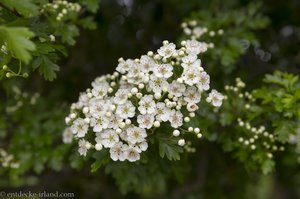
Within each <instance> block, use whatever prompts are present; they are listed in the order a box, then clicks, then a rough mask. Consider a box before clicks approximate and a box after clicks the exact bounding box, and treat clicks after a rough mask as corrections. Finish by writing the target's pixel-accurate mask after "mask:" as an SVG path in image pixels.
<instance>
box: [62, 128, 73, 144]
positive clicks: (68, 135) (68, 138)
mask: <svg viewBox="0 0 300 199" xmlns="http://www.w3.org/2000/svg"><path fill="white" fill-rule="evenodd" d="M72 141H73V133H72V131H71V129H70V128H66V129H65V130H64V132H63V143H65V144H69V143H71V142H72Z"/></svg>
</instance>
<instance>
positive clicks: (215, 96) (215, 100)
mask: <svg viewBox="0 0 300 199" xmlns="http://www.w3.org/2000/svg"><path fill="white" fill-rule="evenodd" d="M223 99H224V96H223V95H222V94H221V93H219V92H218V91H216V90H214V89H213V90H212V91H211V92H210V93H209V95H208V97H207V98H206V101H207V102H209V103H211V104H212V105H213V106H216V107H219V106H221V105H222V101H223Z"/></svg>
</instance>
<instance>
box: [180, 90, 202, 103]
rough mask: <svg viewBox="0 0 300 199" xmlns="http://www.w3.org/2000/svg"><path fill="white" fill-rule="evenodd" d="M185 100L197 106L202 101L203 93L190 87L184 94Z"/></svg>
mask: <svg viewBox="0 0 300 199" xmlns="http://www.w3.org/2000/svg"><path fill="white" fill-rule="evenodd" d="M184 100H185V101H186V102H187V103H189V104H197V103H199V102H200V100H201V92H200V91H198V89H197V88H196V87H195V86H191V87H188V88H187V89H186V92H185V93H184Z"/></svg>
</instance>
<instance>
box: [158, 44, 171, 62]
mask: <svg viewBox="0 0 300 199" xmlns="http://www.w3.org/2000/svg"><path fill="white" fill-rule="evenodd" d="M175 52H176V46H175V44H173V43H169V44H166V45H163V46H162V47H160V49H158V50H157V53H158V54H159V55H160V56H162V57H163V58H165V59H166V58H169V57H171V56H172V55H173V54H174V53H175Z"/></svg>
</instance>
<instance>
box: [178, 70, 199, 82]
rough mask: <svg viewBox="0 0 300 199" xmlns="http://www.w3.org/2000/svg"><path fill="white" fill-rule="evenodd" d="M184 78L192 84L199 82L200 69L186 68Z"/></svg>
mask: <svg viewBox="0 0 300 199" xmlns="http://www.w3.org/2000/svg"><path fill="white" fill-rule="evenodd" d="M182 79H183V80H184V82H185V83H186V84H188V85H190V86H192V85H194V84H197V83H199V80H200V71H199V70H198V69H197V68H195V67H189V68H186V69H184V71H183V73H182Z"/></svg>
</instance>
